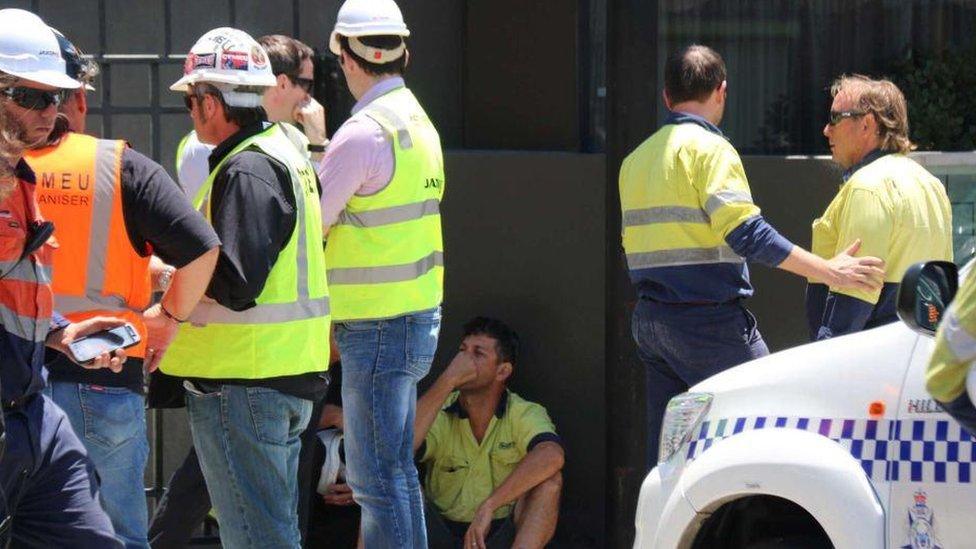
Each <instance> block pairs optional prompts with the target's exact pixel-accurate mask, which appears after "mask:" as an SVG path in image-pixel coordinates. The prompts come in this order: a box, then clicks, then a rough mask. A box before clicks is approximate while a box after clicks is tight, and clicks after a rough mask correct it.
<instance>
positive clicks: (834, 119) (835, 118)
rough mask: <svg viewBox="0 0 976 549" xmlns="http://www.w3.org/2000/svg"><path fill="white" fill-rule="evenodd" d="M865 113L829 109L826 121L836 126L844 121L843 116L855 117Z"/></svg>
mask: <svg viewBox="0 0 976 549" xmlns="http://www.w3.org/2000/svg"><path fill="white" fill-rule="evenodd" d="M865 114H867V113H866V112H864V111H830V116H829V118H828V121H827V123H828V124H830V125H831V126H836V125H837V124H840V123H841V122H843V121H844V119H845V118H857V117H860V116H864V115H865Z"/></svg>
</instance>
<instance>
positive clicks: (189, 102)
mask: <svg viewBox="0 0 976 549" xmlns="http://www.w3.org/2000/svg"><path fill="white" fill-rule="evenodd" d="M195 97H196V96H195V95H189V94H187V95H183V104H184V105H186V110H188V111H192V110H193V99H194V98H195Z"/></svg>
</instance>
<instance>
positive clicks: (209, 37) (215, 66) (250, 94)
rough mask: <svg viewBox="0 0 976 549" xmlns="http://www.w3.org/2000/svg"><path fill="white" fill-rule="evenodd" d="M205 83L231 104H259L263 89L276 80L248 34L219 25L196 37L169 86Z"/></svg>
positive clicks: (261, 50) (181, 88)
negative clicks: (178, 72)
mask: <svg viewBox="0 0 976 549" xmlns="http://www.w3.org/2000/svg"><path fill="white" fill-rule="evenodd" d="M197 83H207V84H211V85H213V86H215V87H216V88H217V89H219V90H220V91H221V94H222V95H223V98H224V101H225V102H226V103H227V105H229V106H231V107H260V106H261V96H262V95H263V90H260V89H254V88H268V87H272V86H274V85H275V84H276V83H277V79H275V76H274V74H273V73H272V72H271V65H270V63H268V54H267V52H265V51H264V48H262V47H261V45H260V44H258V43H257V41H255V40H254V38H252V37H251V35H249V34H247V33H246V32H244V31H242V30H238V29H233V28H230V27H220V28H217V29H213V30H211V31H209V32H207V33H206V34H204V35H203V36H201V37H200V39H199V40H197V42H196V44H194V45H193V48H191V49H190V52H189V54H188V55H187V57H186V62H185V63H184V64H183V77H182V78H180V79H179V80H177V81H176V82H175V83H173V85H172V86H170V88H169V89H171V90H173V91H184V92H185V91H186V90H187V89H188V88H189V86H190V85H192V84H197Z"/></svg>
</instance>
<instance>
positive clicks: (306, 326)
mask: <svg viewBox="0 0 976 549" xmlns="http://www.w3.org/2000/svg"><path fill="white" fill-rule="evenodd" d="M249 148H250V149H254V148H256V149H259V150H261V151H262V152H264V153H265V154H267V155H268V156H270V157H272V158H274V159H275V160H278V161H280V162H281V163H282V164H284V165H285V166H286V167H287V168H288V171H289V173H290V174H291V184H292V188H293V190H294V194H295V206H296V211H297V221H296V227H295V230H294V231H293V232H292V235H291V238H290V239H289V240H288V244H287V245H285V247H284V248H283V249H282V250H281V252H280V253H279V254H278V259H277V261H275V264H274V266H273V267H272V268H271V273H270V274H269V275H268V279H267V281H266V282H265V284H264V289H262V290H261V294H260V295H259V296H258V297H257V299H256V302H257V305H256V306H254V307H252V308H250V309H248V310H246V311H241V312H237V311H232V310H230V309H228V308H226V307H223V306H221V305H218V304H216V303H212V302H211V303H203V302H201V303H200V304H199V305H197V307H196V309H194V310H193V314H191V315H190V322H188V323H186V324H183V325H181V326H180V330H179V332H178V333H177V335H176V339H175V340H174V341H173V344H172V346H170V348H169V350H168V351H167V353H166V356H165V357H164V358H163V361H162V364H161V365H160V368H161V369H162V370H163V372H165V373H167V374H170V375H176V376H182V377H197V378H211V379H264V378H271V377H279V376H289V375H298V374H303V373H307V372H319V371H324V370H326V369H327V368H328V360H329V322H330V319H329V291H328V288H327V286H326V278H325V257H324V254H323V253H322V214H321V210H320V206H319V194H318V188H317V186H316V181H317V180H316V177H315V171H314V169H313V168H312V165H311V164H309V162H308V160H307V159H305V158H304V156H303V155H302V154H301V153H299V152H298V150H297V149H296V148H295V146H294V145H293V144H292V143H291V141H289V140H288V138H287V137H286V136H285V135H284V132H283V131H282V130H281V128H280V127H279V126H278V125H274V126H271V127H269V128H268V129H266V130H265V131H263V132H261V133H259V134H257V135H255V136H252V137H249V138H247V139H245V140H244V141H243V142H241V143H240V144H239V145H237V147H235V148H234V149H233V150H232V151H231V152H230V153H229V154H228V155H227V156H226V157H224V159H223V160H222V161H221V162H220V164H218V165H217V167H216V168H214V170H213V171H211V172H210V177H208V178H207V180H206V181H205V182H204V184H203V187H201V189H200V191H199V193H197V196H196V198H195V199H194V206H196V207H197V208H200V210H201V211H202V212H203V213H204V215H205V216H206V217H207V219H208V220H209V219H210V218H211V217H210V200H209V198H210V190H211V188H212V187H213V182H214V178H215V177H216V175H217V174H218V173H220V170H221V168H222V167H223V165H224V163H225V162H227V160H228V159H229V158H231V157H232V156H234V155H236V154H238V153H240V152H241V151H244V150H245V149H249Z"/></svg>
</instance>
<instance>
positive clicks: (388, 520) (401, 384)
mask: <svg viewBox="0 0 976 549" xmlns="http://www.w3.org/2000/svg"><path fill="white" fill-rule="evenodd" d="M440 327H441V313H440V309H439V308H438V309H436V310H433V311H428V312H422V313H415V314H411V315H406V316H402V317H397V318H392V319H388V320H377V321H366V322H344V323H337V324H336V325H335V338H336V342H337V343H338V344H339V352H340V354H341V355H342V404H343V420H344V422H345V448H346V467H347V471H346V479H347V481H348V483H349V486H350V487H351V488H352V491H353V494H354V495H355V496H354V497H355V499H356V502H357V503H358V504H359V505H360V506H361V507H362V513H363V514H362V526H361V528H362V534H363V541H364V542H365V544H366V547H369V548H370V549H386V548H397V549H399V548H411V547H413V548H426V547H427V531H426V526H425V523H424V500H423V496H422V495H421V493H420V481H419V480H418V478H417V468H416V466H415V465H414V461H413V420H414V416H415V415H416V411H417V382H418V381H420V380H421V379H423V377H424V376H425V375H427V372H429V371H430V363H431V362H432V361H433V359H434V352H435V351H436V350H437V336H438V334H439V333H440Z"/></svg>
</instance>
